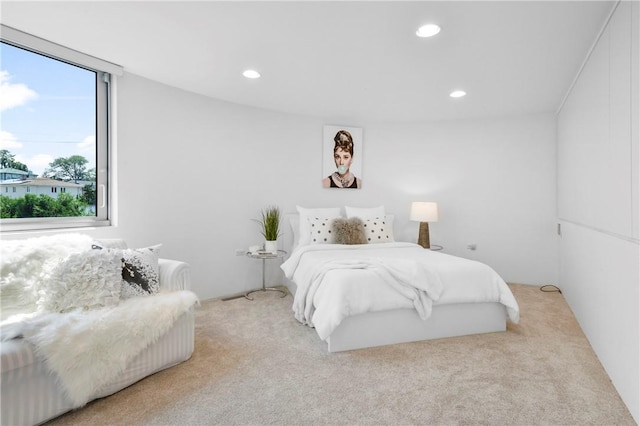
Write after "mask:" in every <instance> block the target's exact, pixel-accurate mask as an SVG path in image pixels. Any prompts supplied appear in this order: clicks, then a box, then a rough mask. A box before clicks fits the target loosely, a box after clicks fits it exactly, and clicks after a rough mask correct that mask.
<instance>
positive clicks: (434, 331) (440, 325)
mask: <svg viewBox="0 0 640 426" xmlns="http://www.w3.org/2000/svg"><path fill="white" fill-rule="evenodd" d="M506 329H507V314H506V310H505V307H504V306H503V305H502V304H500V303H494V302H487V303H457V304H452V305H434V306H433V311H432V313H431V316H430V317H429V318H427V319H426V320H422V319H420V317H419V316H418V312H417V311H416V310H415V309H394V310H390V311H380V312H368V313H366V314H360V315H355V316H352V317H347V318H345V319H344V320H342V323H340V325H339V326H338V327H337V328H336V329H335V330H334V331H333V333H331V335H330V336H329V338H328V339H327V342H328V343H329V352H340V351H348V350H352V349H362V348H370V347H374V346H384V345H391V344H395V343H406V342H417V341H421V340H432V339H440V338H444V337H455V336H465V335H469V334H482V333H493V332H498V331H505V330H506Z"/></svg>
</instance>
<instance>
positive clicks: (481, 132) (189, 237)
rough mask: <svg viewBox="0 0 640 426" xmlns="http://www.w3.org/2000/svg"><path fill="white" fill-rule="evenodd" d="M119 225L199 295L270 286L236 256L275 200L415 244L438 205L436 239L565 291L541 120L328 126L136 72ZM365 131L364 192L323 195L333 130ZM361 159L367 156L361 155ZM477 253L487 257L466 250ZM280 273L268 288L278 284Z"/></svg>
mask: <svg viewBox="0 0 640 426" xmlns="http://www.w3.org/2000/svg"><path fill="white" fill-rule="evenodd" d="M118 87H119V95H118V96H119V111H118V170H119V176H118V179H119V183H120V184H119V188H118V203H119V218H118V228H117V229H115V230H113V231H112V232H114V233H116V234H120V235H123V236H125V237H126V238H127V240H128V241H129V243H130V244H131V245H133V246H141V245H147V244H153V243H157V242H162V243H163V244H164V245H165V247H164V249H163V255H164V256H167V257H174V258H179V259H184V260H186V261H188V262H189V263H191V265H192V267H193V281H194V289H195V291H196V292H197V293H198V294H199V296H200V297H202V298H210V297H217V296H224V295H231V294H236V293H239V292H243V291H246V290H249V289H252V288H256V287H258V286H259V285H260V263H259V262H256V261H253V260H251V259H248V258H244V257H236V256H235V255H234V249H236V248H245V247H247V246H249V245H252V244H256V243H259V242H260V236H259V234H258V230H257V226H256V224H255V223H253V222H252V221H251V219H252V218H256V217H257V216H258V214H259V210H260V209H261V208H262V207H264V206H266V205H268V204H277V205H279V206H280V207H281V208H282V209H283V210H284V211H285V212H293V211H295V206H296V204H299V205H303V206H344V205H346V204H348V205H356V206H374V205H379V204H384V205H385V206H386V208H387V211H389V212H391V213H394V214H395V215H396V232H397V234H398V235H397V237H398V239H401V240H411V241H415V240H416V237H417V227H418V224H417V223H413V222H409V221H408V210H409V207H410V204H411V201H414V200H434V201H438V202H439V203H440V208H441V221H440V222H438V223H434V224H432V226H431V229H432V241H433V242H434V243H440V244H442V245H444V246H445V250H446V251H447V252H449V253H452V254H457V255H461V256H466V257H471V258H475V259H478V260H482V261H485V262H487V263H489V264H490V265H491V266H493V267H494V268H495V269H496V270H497V271H498V272H499V273H500V274H502V275H503V277H504V278H505V279H506V280H508V281H514V282H521V283H531V284H545V283H553V282H556V279H557V276H556V274H557V264H556V244H557V242H556V238H555V210H554V209H555V173H554V167H555V151H554V144H555V124H554V123H555V120H554V117H553V116H550V115H548V116H544V115H543V116H535V117H526V118H515V119H501V120H494V121H477V122H465V123H453V122H449V123H439V124H413V125H391V124H367V123H325V122H324V121H322V120H319V119H316V118H308V117H302V116H292V115H285V114H278V113H272V112H268V111H263V110H258V109H252V108H248V107H244V106H239V105H233V104H229V103H225V102H221V101H217V100H213V99H209V98H206V97H202V96H199V95H195V94H192V93H188V92H184V91H181V90H177V89H174V88H171V87H168V86H164V85H160V84H157V83H155V82H152V81H149V80H146V79H143V78H140V77H137V76H135V75H131V74H125V76H124V77H123V78H121V79H120V80H119V82H118ZM324 124H343V125H352V126H361V127H363V129H364V132H363V133H364V145H363V146H364V152H363V153H362V155H363V162H364V163H363V182H364V184H363V189H361V190H353V191H352V190H349V191H340V190H330V189H325V188H322V187H321V183H320V182H321V178H322V176H321V165H322V162H321V156H322V126H323V125H324ZM356 155H359V154H358V153H356ZM467 243H476V244H477V245H478V250H477V251H475V252H471V251H469V250H466V248H465V247H466V244H467ZM277 266H278V265H277V263H275V262H272V263H271V267H270V268H269V269H268V276H267V280H268V284H272V283H273V284H275V283H277V282H278V281H279V280H280V279H281V274H280V271H279V269H278V268H277Z"/></svg>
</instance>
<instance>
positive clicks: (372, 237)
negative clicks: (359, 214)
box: [364, 216, 394, 244]
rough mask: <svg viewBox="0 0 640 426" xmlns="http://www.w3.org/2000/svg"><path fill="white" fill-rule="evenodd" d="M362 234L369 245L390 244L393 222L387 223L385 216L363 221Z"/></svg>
mask: <svg viewBox="0 0 640 426" xmlns="http://www.w3.org/2000/svg"><path fill="white" fill-rule="evenodd" d="M364 233H365V236H366V238H367V242H368V243H369V244H377V243H392V242H393V241H394V239H393V221H388V220H387V218H386V216H382V217H381V218H379V217H377V218H373V219H364Z"/></svg>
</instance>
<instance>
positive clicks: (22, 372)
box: [0, 311, 194, 425]
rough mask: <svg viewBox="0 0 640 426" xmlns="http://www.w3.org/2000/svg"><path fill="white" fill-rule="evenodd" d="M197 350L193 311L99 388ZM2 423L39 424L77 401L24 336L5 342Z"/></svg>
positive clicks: (105, 391)
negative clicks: (65, 389)
mask: <svg viewBox="0 0 640 426" xmlns="http://www.w3.org/2000/svg"><path fill="white" fill-rule="evenodd" d="M193 350H194V314H193V312H192V311H189V312H187V313H185V314H183V315H182V316H180V318H178V320H177V321H176V323H175V324H174V325H173V326H172V327H171V329H169V331H168V332H167V333H166V334H164V335H163V336H162V337H160V339H158V341H157V342H156V343H154V344H153V345H151V346H149V347H148V348H147V349H146V350H144V351H143V352H142V353H140V354H139V355H137V356H136V357H135V358H134V359H133V361H131V363H130V364H129V366H128V367H127V369H126V370H125V371H124V372H123V373H122V374H121V375H120V376H119V377H118V378H117V380H116V381H114V382H112V383H110V384H109V385H107V386H104V387H103V388H102V389H100V390H99V391H97V392H96V393H95V394H94V395H93V396H92V397H91V399H92V400H93V399H97V398H102V397H105V396H108V395H111V394H113V393H116V392H118V391H119V390H121V389H124V388H125V387H127V386H129V385H131V384H133V383H135V382H137V381H139V380H141V379H143V378H145V377H147V376H149V375H151V374H154V373H156V372H158V371H161V370H164V369H166V368H169V367H172V366H174V365H176V364H179V363H181V362H183V361H186V360H187V359H189V358H190V357H191V355H192V354H193ZM1 368H2V373H1V377H0V394H1V395H2V407H1V411H0V413H1V422H0V424H2V425H35V424H39V423H43V422H45V421H47V420H50V419H52V418H54V417H56V416H59V415H60V414H63V413H65V412H67V411H70V410H73V409H74V408H76V407H74V406H73V404H72V403H71V402H70V401H69V400H68V399H67V397H66V395H65V394H64V392H63V391H62V390H61V388H60V387H59V386H58V385H57V384H56V380H55V377H54V376H53V375H51V374H50V373H49V372H48V371H47V369H46V367H45V365H44V364H43V363H42V362H41V361H39V360H38V359H37V358H36V356H35V354H34V351H33V346H31V345H29V344H27V343H25V342H23V341H21V340H20V339H17V340H12V341H7V342H2V358H1Z"/></svg>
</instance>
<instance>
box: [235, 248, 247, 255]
mask: <svg viewBox="0 0 640 426" xmlns="http://www.w3.org/2000/svg"><path fill="white" fill-rule="evenodd" d="M246 252H247V251H246V250H245V249H236V256H244V254H245V253H246Z"/></svg>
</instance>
